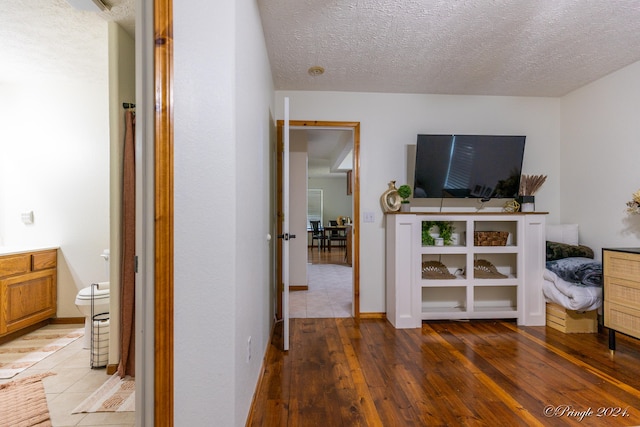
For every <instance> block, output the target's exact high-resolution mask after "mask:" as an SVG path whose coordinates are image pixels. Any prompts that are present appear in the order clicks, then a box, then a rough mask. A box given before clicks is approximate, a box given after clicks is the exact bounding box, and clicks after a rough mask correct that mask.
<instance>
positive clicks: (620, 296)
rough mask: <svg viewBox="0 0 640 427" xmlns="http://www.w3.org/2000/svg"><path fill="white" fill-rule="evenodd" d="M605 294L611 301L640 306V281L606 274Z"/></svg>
mask: <svg viewBox="0 0 640 427" xmlns="http://www.w3.org/2000/svg"><path fill="white" fill-rule="evenodd" d="M604 296H605V298H606V300H607V301H609V302H611V303H614V304H619V305H624V306H627V307H636V308H640V282H635V281H632V280H625V279H619V278H617V277H609V276H605V277H604Z"/></svg>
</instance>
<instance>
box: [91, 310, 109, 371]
mask: <svg viewBox="0 0 640 427" xmlns="http://www.w3.org/2000/svg"><path fill="white" fill-rule="evenodd" d="M91 326H92V327H91V369H93V368H104V367H106V366H107V364H108V363H109V313H101V314H96V315H95V316H93V321H92V325H91Z"/></svg>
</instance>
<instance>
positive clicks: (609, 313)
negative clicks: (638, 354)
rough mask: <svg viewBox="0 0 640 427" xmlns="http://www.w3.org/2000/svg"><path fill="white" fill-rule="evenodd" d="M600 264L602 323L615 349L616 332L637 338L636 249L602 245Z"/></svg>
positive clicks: (639, 283) (639, 289)
mask: <svg viewBox="0 0 640 427" xmlns="http://www.w3.org/2000/svg"><path fill="white" fill-rule="evenodd" d="M602 266H603V276H604V294H603V296H604V312H603V316H604V326H605V327H607V328H609V350H611V351H615V349H616V331H617V332H622V333H623V334H626V335H629V336H632V337H634V338H640V248H616V249H608V248H604V249H603V250H602Z"/></svg>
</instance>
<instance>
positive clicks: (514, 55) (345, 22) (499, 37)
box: [258, 0, 640, 97]
mask: <svg viewBox="0 0 640 427" xmlns="http://www.w3.org/2000/svg"><path fill="white" fill-rule="evenodd" d="M258 4H259V6H260V13H261V17H262V23H263V28H264V33H265V36H266V41H267V49H268V52H269V59H270V62H271V68H272V72H273V78H274V81H275V86H276V89H278V90H332V91H363V92H396V93H433V94H471V95H516V96H552V97H555V96H562V95H565V94H567V93H568V92H570V91H572V90H574V89H576V88H579V87H581V86H583V85H585V84H587V83H589V82H592V81H594V80H597V79H598V78H600V77H603V76H605V75H607V74H609V73H611V72H613V71H616V70H618V69H620V68H622V67H624V66H626V65H629V64H631V63H633V62H636V61H638V60H640V31H638V25H639V24H640V0H516V1H513V0H493V1H489V0H358V1H353V0H331V1H326V0H258ZM316 65H318V66H322V67H324V68H325V70H326V72H325V74H324V75H321V76H311V75H309V73H308V72H307V70H308V69H309V67H311V66H316Z"/></svg>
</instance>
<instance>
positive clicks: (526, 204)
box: [517, 196, 536, 212]
mask: <svg viewBox="0 0 640 427" xmlns="http://www.w3.org/2000/svg"><path fill="white" fill-rule="evenodd" d="M517 201H518V203H520V212H534V211H535V210H536V197H535V196H520V197H518V199H517Z"/></svg>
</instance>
